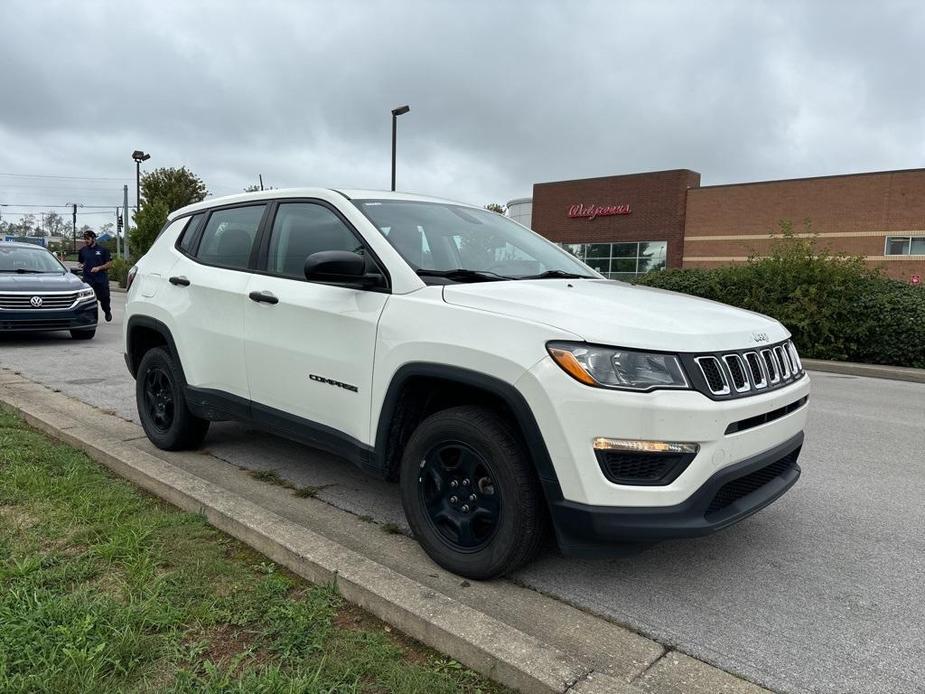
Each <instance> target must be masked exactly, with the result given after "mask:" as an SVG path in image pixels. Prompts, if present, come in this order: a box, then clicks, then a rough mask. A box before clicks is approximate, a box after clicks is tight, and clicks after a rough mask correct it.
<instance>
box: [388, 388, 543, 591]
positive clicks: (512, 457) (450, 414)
mask: <svg viewBox="0 0 925 694" xmlns="http://www.w3.org/2000/svg"><path fill="white" fill-rule="evenodd" d="M401 497H402V505H403V506H404V509H405V515H406V516H407V518H408V524H409V525H410V526H411V530H412V531H413V532H414V536H415V537H416V538H417V540H418V542H420V544H421V546H422V547H423V548H424V551H426V552H427V554H428V555H430V557H431V558H432V559H433V560H434V561H435V562H437V563H438V564H439V565H440V566H442V567H444V568H445V569H448V570H450V571H452V572H454V573H457V574H459V575H461V576H466V577H467V578H473V579H478V580H482V579H489V578H494V577H496V576H500V575H503V574H506V573H508V572H510V571H513V570H514V569H516V568H517V567H519V566H521V565H522V564H524V563H525V562H527V561H528V560H529V559H531V558H532V557H533V556H534V555H535V554H536V552H537V551H538V550H539V548H540V546H541V545H542V542H543V540H544V538H545V529H546V516H545V510H544V508H543V499H542V491H541V490H540V488H539V483H538V481H537V478H536V474H535V472H534V470H533V466H532V464H531V463H530V460H529V459H528V457H527V455H526V451H525V450H524V445H523V443H521V441H520V439H519V438H518V437H517V435H516V434H515V432H514V431H513V429H512V428H511V426H510V424H509V423H508V422H507V420H505V419H504V418H503V417H501V416H500V415H498V414H497V413H495V412H493V411H492V410H489V409H487V408H484V407H475V406H463V407H454V408H451V409H448V410H443V411H441V412H437V413H436V414H433V415H431V416H430V417H428V418H427V419H426V420H424V421H423V422H422V423H421V424H420V426H418V428H417V429H416V430H415V431H414V433H413V434H412V435H411V438H410V440H409V441H408V444H407V446H406V447H405V451H404V454H403V456H402V462H401Z"/></svg>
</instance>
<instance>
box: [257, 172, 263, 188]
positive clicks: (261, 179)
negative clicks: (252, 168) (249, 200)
mask: <svg viewBox="0 0 925 694" xmlns="http://www.w3.org/2000/svg"><path fill="white" fill-rule="evenodd" d="M257 178H259V179H260V190H263V174H257Z"/></svg>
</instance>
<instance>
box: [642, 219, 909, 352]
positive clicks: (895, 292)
mask: <svg viewBox="0 0 925 694" xmlns="http://www.w3.org/2000/svg"><path fill="white" fill-rule="evenodd" d="M638 283H639V284H644V285H646V286H650V287H660V288H663V289H670V290H672V291H676V292H683V293H685V294H693V295H695V296H701V297H704V298H707V299H713V300H715V301H721V302H723V303H726V304H731V305H733V306H739V307H741V308H745V309H749V310H751V311H757V312H758V313H764V314H766V315H768V316H771V317H773V318H776V319H777V320H779V321H780V322H781V323H783V324H784V325H785V326H786V327H787V329H788V330H789V331H790V332H791V333H792V334H793V338H794V341H795V343H796V345H797V347H798V348H799V350H800V354H801V355H802V356H804V357H811V358H816V359H834V360H838V361H855V362H863V363H868V364H890V365H894V366H914V367H918V368H925V289H923V288H921V287H916V286H913V285H911V284H907V283H904V282H899V281H896V280H892V279H889V278H887V277H885V276H883V274H882V273H881V272H880V271H879V270H875V269H871V268H868V267H866V266H865V264H864V262H863V259H861V258H857V257H848V256H841V255H833V254H830V253H828V252H827V251H826V250H820V249H819V248H817V246H816V243H815V241H814V240H812V239H800V238H795V237H794V236H793V235H792V234H787V235H785V237H784V238H783V239H782V240H780V241H779V242H777V243H776V244H775V245H774V249H773V251H772V253H771V255H770V256H769V257H765V258H751V259H749V261H748V262H747V263H744V264H740V265H733V266H727V267H719V268H715V269H705V270H694V269H691V270H666V271H663V272H652V273H649V274H647V275H643V276H642V277H640V278H639V279H638Z"/></svg>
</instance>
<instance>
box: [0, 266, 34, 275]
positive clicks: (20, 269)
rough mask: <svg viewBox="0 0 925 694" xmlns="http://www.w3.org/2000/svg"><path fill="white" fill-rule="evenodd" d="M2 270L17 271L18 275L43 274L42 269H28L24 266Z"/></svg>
mask: <svg viewBox="0 0 925 694" xmlns="http://www.w3.org/2000/svg"><path fill="white" fill-rule="evenodd" d="M0 272H15V273H16V274H18V275H27V274H28V275H41V274H42V271H41V270H27V269H26V268H24V267H18V268H16V269H15V270H0Z"/></svg>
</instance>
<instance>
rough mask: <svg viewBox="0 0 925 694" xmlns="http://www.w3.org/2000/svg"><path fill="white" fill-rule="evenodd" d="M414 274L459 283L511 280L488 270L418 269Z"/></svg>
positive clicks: (459, 268)
mask: <svg viewBox="0 0 925 694" xmlns="http://www.w3.org/2000/svg"><path fill="white" fill-rule="evenodd" d="M416 272H417V274H418V275H419V276H421V277H446V278H447V279H448V280H456V281H459V282H465V281H474V282H497V281H498V280H509V279H512V278H511V277H505V276H504V275H499V274H497V273H495V272H489V271H488V270H467V269H466V268H461V267H458V268H454V269H453V270H427V269H420V270H416Z"/></svg>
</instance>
